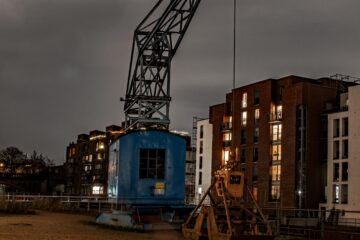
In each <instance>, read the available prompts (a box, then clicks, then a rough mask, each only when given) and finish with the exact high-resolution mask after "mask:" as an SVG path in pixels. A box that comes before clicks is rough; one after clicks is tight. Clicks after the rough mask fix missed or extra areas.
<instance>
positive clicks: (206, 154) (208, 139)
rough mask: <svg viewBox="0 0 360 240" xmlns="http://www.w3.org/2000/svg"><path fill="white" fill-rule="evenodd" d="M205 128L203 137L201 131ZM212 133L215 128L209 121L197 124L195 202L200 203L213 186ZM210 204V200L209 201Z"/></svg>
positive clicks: (201, 121)
mask: <svg viewBox="0 0 360 240" xmlns="http://www.w3.org/2000/svg"><path fill="white" fill-rule="evenodd" d="M201 126H202V127H203V136H202V137H201V135H200V131H201ZM212 133H213V127H212V124H210V123H209V119H205V120H200V121H198V122H197V140H196V175H195V201H196V202H198V201H199V200H200V199H201V197H202V196H203V194H204V193H205V191H206V190H207V189H208V188H209V186H210V184H211V176H212V139H213V138H212ZM200 142H202V143H203V152H202V153H200ZM200 157H202V167H201V168H200ZM200 172H201V174H202V183H201V184H199V175H200V174H199V173H200ZM207 202H208V199H207Z"/></svg>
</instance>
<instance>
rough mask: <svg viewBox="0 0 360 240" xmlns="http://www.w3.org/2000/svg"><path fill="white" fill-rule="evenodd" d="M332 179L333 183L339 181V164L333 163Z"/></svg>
mask: <svg viewBox="0 0 360 240" xmlns="http://www.w3.org/2000/svg"><path fill="white" fill-rule="evenodd" d="M333 175H334V178H333V180H334V181H335V182H337V181H339V180H340V179H339V178H340V176H339V175H340V173H339V164H338V163H335V164H334V174H333Z"/></svg>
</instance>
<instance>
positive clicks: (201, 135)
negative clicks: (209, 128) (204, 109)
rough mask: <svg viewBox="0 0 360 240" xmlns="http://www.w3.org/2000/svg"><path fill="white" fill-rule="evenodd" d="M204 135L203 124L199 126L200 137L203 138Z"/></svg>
mask: <svg viewBox="0 0 360 240" xmlns="http://www.w3.org/2000/svg"><path fill="white" fill-rule="evenodd" d="M203 137H204V126H203V125H201V126H200V138H203Z"/></svg>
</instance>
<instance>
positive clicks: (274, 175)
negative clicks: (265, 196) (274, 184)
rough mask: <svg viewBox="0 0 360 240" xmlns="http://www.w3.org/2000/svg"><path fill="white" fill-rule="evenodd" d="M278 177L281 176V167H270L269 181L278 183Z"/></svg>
mask: <svg viewBox="0 0 360 240" xmlns="http://www.w3.org/2000/svg"><path fill="white" fill-rule="evenodd" d="M280 175H281V166H280V165H273V166H271V180H272V181H280Z"/></svg>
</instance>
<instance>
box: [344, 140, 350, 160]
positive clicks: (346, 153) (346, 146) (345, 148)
mask: <svg viewBox="0 0 360 240" xmlns="http://www.w3.org/2000/svg"><path fill="white" fill-rule="evenodd" d="M348 154H349V141H348V140H343V143H342V158H344V159H346V158H348V156H349V155H348Z"/></svg>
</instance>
